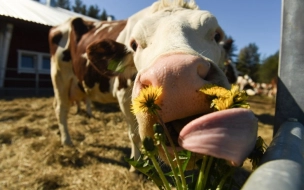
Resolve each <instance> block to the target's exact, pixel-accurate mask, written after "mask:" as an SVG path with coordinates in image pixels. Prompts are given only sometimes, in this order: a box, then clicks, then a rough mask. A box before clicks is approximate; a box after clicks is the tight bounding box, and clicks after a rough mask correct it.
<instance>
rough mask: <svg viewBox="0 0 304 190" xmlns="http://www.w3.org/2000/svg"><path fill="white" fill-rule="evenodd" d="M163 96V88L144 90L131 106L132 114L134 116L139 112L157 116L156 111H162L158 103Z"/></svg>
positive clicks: (147, 88) (149, 87)
mask: <svg viewBox="0 0 304 190" xmlns="http://www.w3.org/2000/svg"><path fill="white" fill-rule="evenodd" d="M161 94H162V87H153V86H148V87H146V88H144V89H142V90H141V91H140V93H139V95H138V97H136V98H135V99H134V100H133V104H132V105H131V110H132V112H133V113H134V114H136V113H139V112H143V113H151V114H156V111H157V110H160V107H159V106H158V105H157V101H158V100H159V96H160V95H161Z"/></svg>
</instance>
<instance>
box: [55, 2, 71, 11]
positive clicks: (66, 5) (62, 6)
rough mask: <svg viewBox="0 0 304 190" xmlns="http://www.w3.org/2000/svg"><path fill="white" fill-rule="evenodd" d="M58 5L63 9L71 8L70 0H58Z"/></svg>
mask: <svg viewBox="0 0 304 190" xmlns="http://www.w3.org/2000/svg"><path fill="white" fill-rule="evenodd" d="M57 6H58V7H61V8H63V9H67V10H71V9H70V1H69V0H57Z"/></svg>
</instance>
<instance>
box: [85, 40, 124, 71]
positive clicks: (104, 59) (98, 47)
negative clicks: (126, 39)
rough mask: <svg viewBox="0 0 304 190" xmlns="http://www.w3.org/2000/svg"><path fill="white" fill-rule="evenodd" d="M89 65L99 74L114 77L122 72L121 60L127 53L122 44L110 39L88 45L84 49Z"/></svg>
mask: <svg viewBox="0 0 304 190" xmlns="http://www.w3.org/2000/svg"><path fill="white" fill-rule="evenodd" d="M86 53H87V57H88V60H89V63H90V64H91V65H92V67H94V69H95V70H97V72H98V73H99V74H102V75H104V76H116V75H118V74H119V73H120V72H122V71H123V69H124V65H123V64H122V60H123V59H124V57H125V56H127V54H128V52H127V50H126V46H125V45H124V44H121V43H118V42H116V41H114V40H111V39H103V40H101V41H97V42H94V43H92V44H90V45H89V46H88V47H87V49H86Z"/></svg>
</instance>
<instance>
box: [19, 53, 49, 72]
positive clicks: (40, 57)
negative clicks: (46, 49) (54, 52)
mask: <svg viewBox="0 0 304 190" xmlns="http://www.w3.org/2000/svg"><path fill="white" fill-rule="evenodd" d="M22 55H30V56H35V57H36V58H37V60H36V63H35V65H34V68H32V69H31V68H25V67H22V64H21V60H22V59H21V57H22ZM44 56H47V57H50V54H49V53H42V52H36V51H27V50H18V73H39V74H50V69H43V68H42V64H43V57H44Z"/></svg>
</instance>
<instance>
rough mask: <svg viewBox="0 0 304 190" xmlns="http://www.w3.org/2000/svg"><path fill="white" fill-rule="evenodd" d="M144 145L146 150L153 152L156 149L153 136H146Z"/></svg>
mask: <svg viewBox="0 0 304 190" xmlns="http://www.w3.org/2000/svg"><path fill="white" fill-rule="evenodd" d="M143 146H144V148H145V150H146V151H148V152H152V151H154V150H156V148H155V145H154V141H153V139H152V138H151V137H146V138H145V139H144V141H143Z"/></svg>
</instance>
